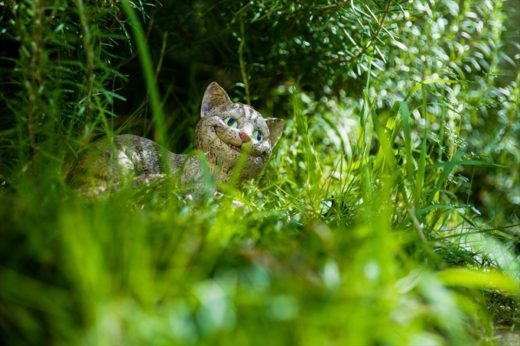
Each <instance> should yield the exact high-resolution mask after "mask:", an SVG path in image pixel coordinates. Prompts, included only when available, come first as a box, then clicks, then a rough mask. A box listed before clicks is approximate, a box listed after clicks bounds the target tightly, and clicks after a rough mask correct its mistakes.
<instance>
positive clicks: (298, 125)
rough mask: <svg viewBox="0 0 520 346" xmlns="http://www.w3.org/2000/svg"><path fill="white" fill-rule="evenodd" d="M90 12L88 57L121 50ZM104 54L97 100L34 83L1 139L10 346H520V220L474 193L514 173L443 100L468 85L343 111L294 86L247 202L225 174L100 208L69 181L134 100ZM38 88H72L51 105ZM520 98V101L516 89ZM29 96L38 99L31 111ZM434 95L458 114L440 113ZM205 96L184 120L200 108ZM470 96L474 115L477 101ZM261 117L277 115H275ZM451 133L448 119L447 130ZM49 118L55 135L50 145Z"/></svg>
mask: <svg viewBox="0 0 520 346" xmlns="http://www.w3.org/2000/svg"><path fill="white" fill-rule="evenodd" d="M121 3H122V5H123V7H124V10H125V12H126V13H127V15H128V17H129V19H130V21H131V22H132V24H133V29H134V30H135V31H134V32H133V34H134V35H135V37H136V42H137V43H138V47H139V48H140V50H139V52H140V54H141V55H140V59H141V64H142V71H143V74H144V75H145V81H146V82H147V83H148V84H147V86H148V93H149V99H150V104H151V109H152V113H153V114H152V119H154V125H155V126H154V128H155V129H156V130H157V131H158V133H159V134H158V138H159V139H160V140H163V141H166V138H168V136H167V133H166V129H167V126H166V119H165V118H164V116H163V115H162V108H161V107H162V105H161V98H160V95H159V94H158V91H157V88H156V87H155V82H154V80H155V78H156V76H154V73H157V71H155V72H154V68H153V66H152V63H151V59H150V57H147V54H146V50H145V49H143V48H144V46H145V39H144V34H143V30H141V29H140V28H139V25H138V20H137V17H136V14H135V13H133V11H134V10H133V9H132V7H130V6H129V3H130V2H127V1H126V0H125V1H122V2H121ZM75 4H76V5H77V7H78V11H79V12H80V13H79V14H80V15H82V17H81V18H82V20H81V23H80V24H79V29H81V28H83V29H81V30H83V32H87V31H88V32H90V35H91V36H90V37H87V36H84V37H83V38H82V40H83V42H85V46H89V45H92V42H96V40H97V39H106V40H107V41H106V42H111V41H110V40H109V39H108V36H107V37H105V36H103V35H104V34H103V33H100V32H97V31H96V30H92V31H89V30H88V29H89V25H91V24H88V23H89V22H92V21H94V20H95V19H96V18H97V17H95V16H96V15H98V16H101V17H102V18H105V17H103V14H101V12H100V13H97V12H94V13H90V12H88V14H87V12H85V13H84V12H82V11H83V10H84V9H83V8H82V7H81V5H82V1H77V2H75ZM76 5H75V6H76ZM34 6H35V8H36V9H38V6H39V5H38V4H37V2H34ZM56 11H59V9H57V10H56ZM23 15H27V13H25V12H24V13H23ZM114 16H115V15H114ZM114 18H118V17H116V16H115V17H114ZM109 19H113V18H112V17H110V16H109ZM18 20H19V21H20V22H23V20H24V17H21V18H18ZM97 20H99V18H97ZM240 20H241V21H242V17H241V18H240ZM108 22H112V21H110V20H109V21H108ZM115 23H118V22H117V21H115ZM31 25H43V24H42V23H33V24H31ZM240 25H241V28H242V29H243V25H244V24H243V22H241V24H240ZM21 27H22V29H23V30H22V29H20V30H21V32H23V33H24V36H23V37H22V39H21V40H22V43H23V44H25V43H24V42H25V41H23V40H26V41H27V42H29V43H30V42H32V41H31V37H30V36H31V35H30V30H29V29H26V28H25V27H24V26H21ZM27 28H31V26H27ZM378 30H381V29H378ZM127 34H128V33H127ZM96 35H101V36H96ZM243 36H244V30H242V38H241V40H240V44H241V45H240V47H239V54H240V66H241V70H240V71H241V74H240V75H241V76H242V79H243V83H244V84H245V88H246V90H247V91H246V93H247V94H248V95H249V92H250V91H249V88H250V86H249V85H248V80H249V81H251V78H248V75H247V71H246V64H245V60H244V59H247V55H246V54H244V51H245V48H247V47H246V46H245V45H246V44H247V42H248V41H245V40H243V39H244V37H243ZM104 42H105V41H104ZM368 42H369V43H371V42H372V40H371V41H368ZM371 44H372V43H371ZM27 46H28V47H29V46H30V47H33V49H34V50H35V51H37V52H39V55H38V56H37V57H36V58H35V55H31V54H28V55H27V56H22V57H21V58H20V60H19V61H18V62H17V65H16V66H17V67H16V68H18V69H19V71H21V72H23V75H24V76H29V75H30V72H31V71H35V76H36V77H38V76H43V75H45V73H43V72H42V71H54V70H53V69H58V67H60V66H61V65H60V64H59V63H55V64H54V65H53V64H52V63H51V62H50V60H49V59H48V57H49V56H51V55H52V54H51V53H52V52H48V51H46V50H45V49H44V47H43V46H38V45H35V46H31V45H29V44H27ZM86 49H87V50H88V48H86ZM92 49H93V48H92ZM98 53H99V54H103V52H101V53H100V52H98ZM242 54H244V55H242ZM31 56H32V57H33V58H32V60H24V59H29V58H30V57H31ZM37 58H39V59H41V60H38V59H37ZM91 59H95V58H94V57H93V56H88V55H87V58H86V61H85V65H86V66H87V69H86V70H85V71H86V74H85V81H86V82H88V83H85V85H84V86H83V85H82V87H81V88H78V89H77V90H83V91H81V92H80V91H78V94H80V95H88V98H82V100H83V101H82V102H80V103H79V104H78V105H75V104H74V100H73V99H68V98H65V100H64V101H62V102H63V104H60V105H57V103H53V102H55V101H56V100H62V96H63V95H65V94H66V93H67V91H66V90H64V87H63V85H64V84H63V83H61V81H59V80H50V81H48V82H47V84H44V86H43V87H42V86H41V84H40V82H39V80H38V78H29V77H27V78H26V79H24V80H27V85H28V86H27V89H24V88H23V87H22V88H21V89H17V91H16V93H15V94H6V95H8V96H9V97H8V98H7V99H8V101H9V105H10V108H11V109H12V112H13V114H15V116H14V118H13V119H14V123H15V125H16V126H14V130H13V132H14V134H13V133H10V132H9V131H6V132H0V133H2V134H4V135H5V136H4V138H0V143H1V144H2V150H3V152H8V150H5V148H7V149H10V150H11V149H12V150H14V151H15V152H16V153H17V154H16V155H15V156H17V160H13V159H11V157H9V164H8V163H7V160H6V162H2V165H1V166H0V167H1V168H2V171H1V175H0V205H1V207H0V219H1V220H2V222H1V224H0V236H1V237H2V241H1V242H0V283H1V284H0V340H3V341H5V342H7V343H8V344H56V345H61V344H89V345H90V344H160V345H163V344H174V345H175V344H178V345H186V344H221V345H231V344H236V345H249V344H251V345H275V344H276V345H278V344H291V345H292V344H310V345H314V344H338V345H361V344H363V345H364V344H399V345H401V344H410V345H423V344H428V345H447V344H449V345H462V344H475V343H477V344H484V345H487V344H505V343H509V344H515V343H516V342H517V341H518V334H517V332H516V330H517V328H518V323H519V317H518V313H517V312H516V311H518V310H517V309H518V294H519V289H520V276H519V273H520V262H519V260H518V255H517V253H516V252H515V251H516V250H515V244H518V243H517V238H515V236H516V233H514V232H515V225H511V224H503V223H495V222H494V220H493V218H492V217H489V216H488V215H479V213H478V210H477V209H476V208H475V206H473V205H472V203H471V200H470V195H469V192H468V191H467V190H464V187H465V186H467V185H468V184H469V185H471V184H478V183H479V181H478V180H475V181H473V179H472V178H471V176H470V178H468V175H467V171H464V169H467V168H468V167H470V168H473V169H476V170H481V171H482V170H483V171H485V172H487V173H489V172H500V173H501V174H506V175H507V174H511V167H508V166H506V165H503V164H499V163H503V162H502V161H501V162H498V163H494V162H491V161H490V160H483V159H478V158H475V157H472V156H468V155H466V153H465V151H464V150H465V148H464V145H466V142H465V141H464V140H463V139H462V138H461V137H462V135H463V134H464V133H465V128H464V126H465V125H464V124H465V122H464V121H462V120H461V119H462V117H463V116H464V113H462V112H454V111H453V109H450V107H455V106H458V104H455V106H454V105H453V104H454V102H453V100H451V99H450V98H449V95H447V94H446V93H444V92H443V91H439V89H440V88H442V86H445V85H455V86H460V87H461V88H465V87H467V85H466V83H467V82H466V81H465V80H447V79H442V78H434V79H431V78H430V79H426V80H424V81H421V82H417V83H415V84H414V85H413V86H410V87H409V88H408V87H405V89H406V90H404V93H402V91H403V90H401V93H397V92H396V93H395V94H392V95H391V96H392V97H390V98H389V99H397V101H395V102H394V103H393V104H392V105H391V106H390V107H386V108H385V107H379V106H378V105H377V100H376V99H375V98H374V97H372V96H371V93H372V92H373V90H374V88H375V89H376V90H377V88H378V85H377V83H379V81H378V80H377V79H375V78H367V80H366V83H365V86H364V88H363V91H362V93H361V96H360V97H359V98H356V97H352V98H348V97H346V96H338V97H336V98H332V97H331V98H327V99H325V100H324V99H323V98H321V99H317V98H315V97H314V96H313V94H311V93H306V92H305V91H303V90H302V88H301V86H300V85H299V84H298V83H296V82H292V83H286V84H285V85H284V86H283V87H280V88H279V89H278V90H277V97H279V98H281V99H282V100H284V101H283V103H284V107H283V109H287V110H288V113H287V114H285V119H286V129H285V131H284V134H283V136H282V139H281V140H280V142H279V145H278V146H277V147H276V149H275V150H274V153H273V155H272V157H271V159H270V161H269V163H268V165H267V167H266V169H265V170H264V171H263V172H261V174H260V176H259V177H258V178H257V179H255V181H252V182H249V183H248V184H246V186H244V187H243V188H240V189H237V188H236V187H235V186H232V185H229V186H221V188H222V190H223V191H225V196H224V197H223V198H219V199H217V198H214V196H213V195H212V194H211V193H210V192H209V191H211V188H213V186H211V184H212V182H211V180H208V182H207V186H206V188H207V189H203V191H202V192H201V197H200V198H199V199H196V200H195V201H188V200H185V199H184V197H183V194H182V192H181V191H179V188H178V187H175V186H169V185H165V186H161V187H160V188H158V187H157V186H152V185H151V186H143V187H140V188H134V187H131V186H126V187H124V188H122V189H121V190H118V191H115V192H113V193H110V194H107V195H105V196H103V197H102V198H99V199H94V200H93V199H88V198H85V197H84V196H82V195H81V194H79V193H78V192H77V191H76V190H75V189H74V188H73V187H72V186H70V185H69V183H68V181H67V178H66V175H67V172H68V170H69V168H70V165H71V161H73V160H74V159H75V158H76V157H77V155H79V154H78V153H80V152H81V151H82V150H85V149H86V148H88V147H89V146H90V145H91V144H89V140H90V138H91V137H92V136H93V135H94V134H95V133H96V131H98V132H103V133H104V134H105V135H109V136H111V135H113V134H114V129H113V128H112V126H111V113H112V111H113V110H112V105H113V101H114V98H117V94H116V93H115V92H114V91H113V90H110V89H109V88H108V89H106V88H105V86H104V85H103V84H102V83H101V84H98V83H97V82H96V81H95V80H93V79H92V78H93V73H94V71H96V73H98V72H99V70H101V71H105V72H106V75H104V78H106V79H107V80H111V81H112V82H114V81H115V80H116V79H117V78H123V77H122V76H120V75H119V74H118V73H117V71H113V70H112V69H111V68H108V67H106V66H104V67H103V66H101V67H100V66H97V65H96V66H97V67H96V68H93V67H92V66H91V67H92V68H88V66H90V65H92V64H93V61H92V60H91ZM96 59H97V58H96ZM100 60H102V59H100ZM60 61H61V60H60ZM60 61H59V62H60ZM96 61H97V60H96ZM55 65H56V66H55ZM35 67H37V68H35ZM368 69H370V66H369V67H368ZM60 71H61V70H60ZM63 71H65V72H63ZM63 71H62V72H61V73H62V75H61V76H62V77H63V79H65V80H71V79H72V77H71V76H70V75H69V73H70V74H71V75H73V73H72V72H71V71H69V70H65V69H64V70H63ZM369 75H370V73H369ZM24 78H25V77H24ZM89 81H90V82H89ZM52 83H55V84H52ZM114 83H115V82H114ZM80 84H81V83H80ZM49 85H50V86H49ZM38 86H40V89H41V88H43V90H44V91H47V90H55V92H54V93H49V94H46V95H49V97H43V96H42V95H43V94H42V92H41V90H40V89H38ZM73 87H74V86H73ZM45 88H47V89H45ZM74 90H76V89H74ZM251 90H253V89H251ZM512 90H513V91H514V92H513V95H518V85H516V86H512ZM401 95H407V96H404V97H403V96H401ZM25 96H27V99H29V100H31V102H33V103H30V104H28V105H27V104H25V103H24V102H23V100H25V99H24V98H23V97H25ZM251 96H253V95H251ZM414 97H416V99H414ZM5 98H6V97H5V96H3V99H5ZM248 98H249V96H248ZM253 99H254V98H253ZM417 100H419V102H417ZM431 100H436V101H435V102H437V103H438V104H439V105H441V106H442V107H440V108H439V109H440V112H435V111H434V110H435V109H434V107H433V106H432V101H431ZM241 101H242V102H245V100H241ZM197 102H198V101H197V100H190V101H189V103H187V104H186V105H182V108H183V109H186V110H191V109H197V108H198V104H197ZM457 102H461V103H463V106H465V107H468V108H469V101H468V100H466V99H461V100H458V99H457ZM464 102H467V103H464ZM254 103H255V102H254V101H253V105H254ZM71 105H72V106H71ZM60 107H61V108H60ZM64 109H66V110H69V111H70V112H71V113H73V114H75V113H74V112H78V114H80V115H81V116H84V117H85V118H81V117H79V116H78V117H73V116H71V117H69V118H67V116H63V115H61V114H60V113H59V111H60V110H64ZM71 109H72V111H71ZM27 110H29V111H30V113H28V114H25V113H26V111H27ZM260 111H262V112H263V113H264V114H274V115H278V114H277V112H276V109H275V106H274V105H273V104H272V103H267V106H266V107H265V109H260ZM186 112H188V111H186ZM67 114H68V113H67ZM508 114H513V113H508ZM191 116H193V117H198V114H196V113H193V114H191ZM457 117H458V118H457ZM511 117H512V116H511ZM42 119H43V120H45V119H47V120H48V122H45V121H43V120H42ZM439 119H441V120H440V123H441V125H443V124H444V120H446V122H448V125H447V126H440V127H436V126H437V125H438V124H439ZM38 121H40V122H43V123H45V124H46V125H45V126H44V127H43V128H42V129H40V132H39V133H34V131H33V130H35V129H36V130H38V129H39V128H38V126H37V125H36V124H38ZM100 128H101V129H102V130H100ZM176 131H179V130H178V129H176ZM184 131H187V132H190V131H191V133H192V131H193V129H184ZM160 133H162V134H160ZM432 133H435V136H433V135H431V134H432ZM27 135H28V136H27ZM64 143H66V145H64ZM11 162H16V164H11ZM489 174H490V173H489ZM233 200H239V201H240V202H242V203H243V204H244V207H237V206H235V204H234V203H233ZM512 220H514V219H513V218H512ZM515 239H516V240H515ZM515 241H516V243H515ZM505 332H507V333H508V334H507V338H506V337H504V333H505ZM509 337H510V338H511V339H509Z"/></svg>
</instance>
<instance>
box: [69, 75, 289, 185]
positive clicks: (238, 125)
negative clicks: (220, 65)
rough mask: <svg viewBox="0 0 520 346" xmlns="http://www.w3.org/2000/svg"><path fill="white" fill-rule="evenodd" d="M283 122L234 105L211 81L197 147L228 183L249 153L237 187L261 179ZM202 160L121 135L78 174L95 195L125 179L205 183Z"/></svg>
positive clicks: (93, 153)
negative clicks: (240, 161) (239, 163)
mask: <svg viewBox="0 0 520 346" xmlns="http://www.w3.org/2000/svg"><path fill="white" fill-rule="evenodd" d="M283 126H284V123H283V120H281V119H276V118H268V119H264V118H263V117H262V115H261V114H260V113H258V112H257V111H256V110H254V109H253V108H252V107H250V106H248V105H244V104H241V103H233V102H231V99H230V98H229V96H228V95H227V93H226V92H225V91H224V89H222V88H221V87H220V86H219V85H218V84H217V83H215V82H213V83H211V84H210V85H209V86H208V88H207V89H206V92H205V93H204V98H203V100H202V106H201V119H200V120H199V122H198V124H197V127H196V130H195V137H196V146H197V149H198V150H200V151H201V152H202V153H203V154H204V156H205V157H206V161H207V165H208V168H209V171H210V173H211V175H212V176H213V177H214V178H215V179H216V180H217V181H220V182H228V181H229V179H230V177H231V175H232V173H233V170H234V169H235V168H236V167H237V163H238V162H239V159H240V158H241V156H243V155H245V157H244V162H243V165H241V167H240V171H239V172H237V173H238V180H237V183H239V184H240V183H242V182H244V181H246V180H248V179H251V178H253V177H255V176H256V175H257V174H258V173H259V172H260V170H261V169H262V167H263V166H264V164H265V163H266V161H267V159H268V158H269V156H270V154H271V151H272V148H273V147H274V145H275V144H276V142H277V141H278V139H279V138H280V135H281V133H282V130H283ZM204 164H205V163H202V162H201V159H200V156H197V155H182V154H175V153H171V152H169V151H167V150H165V149H164V148H162V147H161V146H159V144H157V143H156V142H154V141H152V140H149V139H147V138H143V137H139V136H135V135H119V136H116V137H114V139H113V141H112V142H111V141H108V140H105V141H101V142H98V143H96V144H95V145H94V147H93V148H92V149H91V150H89V152H88V153H87V154H86V155H85V157H84V158H83V159H82V160H81V161H80V163H79V166H78V169H77V170H76V171H77V173H76V175H78V176H80V177H81V178H80V179H79V180H80V182H81V185H82V186H83V187H86V188H87V190H88V191H89V194H98V193H100V192H104V191H106V190H107V189H109V188H110V187H113V186H118V185H119V184H121V183H122V182H123V181H128V180H132V181H133V182H134V183H137V184H140V183H147V182H150V181H152V180H155V179H158V178H164V177H165V176H168V177H173V178H176V179H178V182H179V183H180V184H182V185H190V184H192V185H198V184H201V183H202V180H203V177H204V173H203V165H204Z"/></svg>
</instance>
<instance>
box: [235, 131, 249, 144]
mask: <svg viewBox="0 0 520 346" xmlns="http://www.w3.org/2000/svg"><path fill="white" fill-rule="evenodd" d="M238 135H239V136H240V139H241V140H242V141H243V142H249V141H251V136H250V135H249V134H248V133H247V132H244V131H240V133H239V134H238Z"/></svg>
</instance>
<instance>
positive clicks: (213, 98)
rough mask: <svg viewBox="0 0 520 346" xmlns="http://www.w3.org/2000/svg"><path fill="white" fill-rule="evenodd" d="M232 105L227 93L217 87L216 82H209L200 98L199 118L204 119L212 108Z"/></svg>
mask: <svg viewBox="0 0 520 346" xmlns="http://www.w3.org/2000/svg"><path fill="white" fill-rule="evenodd" d="M232 103H233V102H231V99H230V98H229V96H228V94H227V92H226V91H225V90H224V89H223V88H222V87H221V86H220V85H218V84H217V82H211V84H210V85H208V87H207V88H206V92H205V93H204V97H203V98H202V105H201V107H200V116H201V117H202V118H204V117H205V116H207V115H208V114H209V112H210V111H211V110H212V109H213V108H215V107H218V106H222V105H231V104H232Z"/></svg>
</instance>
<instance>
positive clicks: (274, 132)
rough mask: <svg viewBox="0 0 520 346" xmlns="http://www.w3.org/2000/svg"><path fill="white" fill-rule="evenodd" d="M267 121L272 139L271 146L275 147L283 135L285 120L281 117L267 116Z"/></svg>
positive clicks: (270, 138)
mask: <svg viewBox="0 0 520 346" xmlns="http://www.w3.org/2000/svg"><path fill="white" fill-rule="evenodd" d="M265 122H266V123H267V127H268V128H269V140H270V141H271V148H274V146H275V145H276V143H277V142H278V140H279V139H280V137H281V136H282V132H283V128H284V126H285V121H284V120H283V119H279V118H267V119H265Z"/></svg>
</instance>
